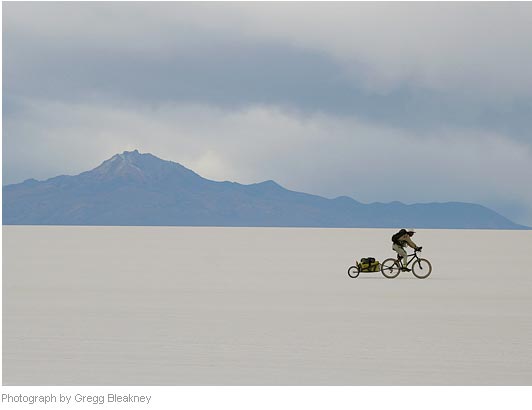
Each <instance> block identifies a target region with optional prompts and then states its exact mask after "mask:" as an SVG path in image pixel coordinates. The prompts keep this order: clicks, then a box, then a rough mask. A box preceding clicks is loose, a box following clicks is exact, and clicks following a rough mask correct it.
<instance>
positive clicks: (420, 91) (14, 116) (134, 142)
mask: <svg viewBox="0 0 532 410" xmlns="http://www.w3.org/2000/svg"><path fill="white" fill-rule="evenodd" d="M2 9H3V18H2V23H3V31H2V33H3V53H2V54H3V55H2V57H3V184H10V183H16V182H21V181H23V180H24V179H27V178H36V179H46V178H49V177H52V176H56V175H59V174H77V173H80V172H82V171H85V170H88V169H91V168H93V167H95V166H97V165H99V163H101V162H102V161H103V160H105V159H107V158H109V157H110V156H112V155H114V154H115V153H118V152H122V151H124V150H132V149H136V148H138V149H139V150H140V151H141V152H150V153H153V154H154V155H157V156H159V157H161V158H164V159H168V160H173V161H176V162H179V163H181V164H183V165H185V166H187V167H189V168H191V169H193V170H194V171H196V172H198V173H199V174H201V175H202V176H204V177H207V178H210V179H214V180H232V181H238V182H241V183H253V182H259V181H263V180H268V179H273V180H275V181H277V182H278V183H280V184H281V185H283V186H285V187H286V188H288V189H292V190H296V191H304V192H309V193H314V194H318V195H322V196H326V197H335V196H340V195H347V196H351V197H353V198H355V199H357V200H359V201H362V202H375V201H380V202H389V201H394V200H398V201H402V202H405V203H415V202H434V201H438V202H440V201H464V202H475V203H480V204H483V205H485V206H488V207H490V208H492V209H495V210H496V211H498V212H500V213H502V214H503V215H505V216H507V217H509V218H510V219H512V220H514V221H516V222H519V223H523V224H527V225H531V226H532V185H531V182H530V181H532V132H531V130H532V75H531V73H532V42H531V39H532V3H492V2H490V3H484V2H482V3H479V2H472V3H457V2H451V3H384V2H379V3H346V2H339V3H332V4H331V3H315V2H313V3H304V2H297V3H279V2H276V3H220V2H216V3H203V2H202V3H168V2H160V3H139V2H135V3H127V2H116V3H102V2H97V3H96V2H94V3H93V2H83V3H74V2H68V3H48V2H38V3H18V2H17V3H14V2H8V3H3V5H2Z"/></svg>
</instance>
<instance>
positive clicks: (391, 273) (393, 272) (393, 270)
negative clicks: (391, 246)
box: [381, 248, 432, 279]
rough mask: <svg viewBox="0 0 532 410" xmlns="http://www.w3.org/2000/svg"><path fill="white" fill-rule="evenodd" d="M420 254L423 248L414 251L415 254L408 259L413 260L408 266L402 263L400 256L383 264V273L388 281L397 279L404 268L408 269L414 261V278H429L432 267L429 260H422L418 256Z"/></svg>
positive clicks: (407, 263) (408, 262) (409, 261)
mask: <svg viewBox="0 0 532 410" xmlns="http://www.w3.org/2000/svg"><path fill="white" fill-rule="evenodd" d="M418 252H421V248H419V249H414V253H412V254H410V255H407V258H409V257H412V258H410V260H408V261H407V262H406V266H405V265H403V264H402V263H401V258H400V257H399V254H398V255H397V258H388V259H386V260H385V261H384V262H382V263H381V273H382V274H383V275H384V276H385V277H387V278H388V279H393V278H396V277H397V276H398V275H399V273H401V271H402V269H403V268H408V265H410V264H411V263H412V261H414V263H413V265H412V273H413V274H414V276H415V277H416V278H419V279H425V278H427V277H428V276H429V275H430V274H431V272H432V265H431V264H430V262H429V261H428V260H427V259H423V258H420V257H419V256H418V255H417V253H418Z"/></svg>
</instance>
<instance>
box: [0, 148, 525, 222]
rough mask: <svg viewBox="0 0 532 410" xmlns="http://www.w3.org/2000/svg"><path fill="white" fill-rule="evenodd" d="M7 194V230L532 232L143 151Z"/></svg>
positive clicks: (485, 213)
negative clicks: (235, 177)
mask: <svg viewBox="0 0 532 410" xmlns="http://www.w3.org/2000/svg"><path fill="white" fill-rule="evenodd" d="M2 190H3V224H4V225H139V226H152V225H153V226H279V227H342V228H350V227H360V228H401V227H415V228H449V229H460V228H464V229H465V228H469V229H528V228H527V227H525V226H522V225H518V224H515V223H513V222H512V221H510V220H508V219H507V218H505V217H503V216H501V215H499V214H498V213H496V212H494V211H492V210H490V209H488V208H486V207H484V206H481V205H477V204H470V203H463V202H446V203H424V204H412V205H406V204H403V203H400V202H391V203H372V204H363V203H360V202H357V201H355V200H354V199H352V198H349V197H346V196H342V197H338V198H334V199H327V198H324V197H320V196H317V195H310V194H305V193H302V192H295V191H290V190H288V189H285V188H283V187H282V186H280V185H279V184H277V183H276V182H274V181H271V180H270V181H265V182H261V183H257V184H250V185H244V184H239V183H236V182H228V181H224V182H218V181H211V180H208V179H205V178H203V177H201V176H200V175H198V174H196V173H195V172H193V171H191V170H190V169H187V168H185V167H184V166H182V165H180V164H178V163H175V162H172V161H166V160H162V159H160V158H158V157H156V156H154V155H152V154H141V153H139V151H138V150H135V151H131V152H128V151H124V152H123V153H121V154H116V155H114V156H113V157H111V158H110V159H108V160H106V161H104V162H103V163H102V164H101V165H99V166H98V167H96V168H94V169H92V170H90V171H86V172H83V173H81V174H79V175H75V176H68V175H61V176H57V177H54V178H50V179H47V180H45V181H37V180H35V179H29V180H26V181H24V182H22V183H19V184H12V185H6V186H3V187H2Z"/></svg>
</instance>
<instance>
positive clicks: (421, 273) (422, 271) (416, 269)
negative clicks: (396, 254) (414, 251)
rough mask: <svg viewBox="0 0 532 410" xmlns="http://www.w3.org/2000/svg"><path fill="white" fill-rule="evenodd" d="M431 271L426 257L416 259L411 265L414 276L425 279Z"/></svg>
mask: <svg viewBox="0 0 532 410" xmlns="http://www.w3.org/2000/svg"><path fill="white" fill-rule="evenodd" d="M431 272H432V265H431V264H430V262H429V261H428V260H426V259H418V260H417V261H415V262H414V264H413V265H412V273H413V274H414V276H415V277H416V278H419V279H425V278H426V277H428V276H429V275H430V274H431Z"/></svg>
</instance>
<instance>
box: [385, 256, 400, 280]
mask: <svg viewBox="0 0 532 410" xmlns="http://www.w3.org/2000/svg"><path fill="white" fill-rule="evenodd" d="M399 272H401V268H400V267H399V264H398V263H397V259H394V258H388V259H386V260H385V261H384V262H382V263H381V273H382V274H383V275H384V276H385V277H387V278H388V279H393V278H395V277H397V275H399Z"/></svg>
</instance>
